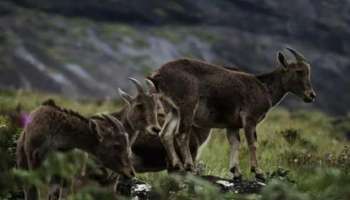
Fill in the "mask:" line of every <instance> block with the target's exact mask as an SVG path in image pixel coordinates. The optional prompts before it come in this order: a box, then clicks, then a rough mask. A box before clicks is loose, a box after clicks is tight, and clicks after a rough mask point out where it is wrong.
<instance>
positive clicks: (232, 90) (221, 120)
mask: <svg viewBox="0 0 350 200" xmlns="http://www.w3.org/2000/svg"><path fill="white" fill-rule="evenodd" d="M287 49H288V50H289V51H290V52H291V53H292V54H293V55H294V57H295V58H296V62H291V63H289V62H287V60H286V58H285V56H284V55H283V54H282V53H281V52H279V53H278V60H279V62H280V64H281V65H282V67H280V68H277V69H276V70H274V71H273V72H271V73H267V74H263V75H258V76H256V75H253V74H249V73H245V72H241V71H235V70H228V69H225V68H223V67H220V66H216V65H212V64H208V63H205V62H201V61H196V60H190V59H180V60H175V61H172V62H168V63H166V64H164V65H163V66H162V67H160V68H159V69H158V70H157V71H155V72H154V73H153V74H152V75H151V76H150V77H149V79H150V80H151V81H152V82H153V83H154V85H155V87H156V88H157V91H158V92H159V93H160V94H161V95H163V96H164V97H165V99H166V100H167V102H169V103H168V105H170V107H172V110H171V112H170V113H168V116H167V117H166V118H167V120H166V121H165V123H164V124H163V129H162V131H161V133H160V137H161V140H162V143H163V144H164V147H165V148H166V150H167V153H168V157H169V159H170V163H171V165H172V167H175V168H178V167H180V168H181V167H184V168H185V169H187V170H193V167H194V161H193V159H192V156H191V151H190V148H189V143H190V135H191V127H192V126H195V127H199V128H203V129H211V128H226V129H227V137H228V140H229V143H230V146H231V153H230V171H231V172H232V173H233V176H234V178H240V177H241V173H240V169H239V160H238V150H239V145H240V137H239V129H240V128H243V129H244V131H245V136H246V139H247V143H248V147H249V150H250V165H251V171H252V172H254V173H255V176H256V178H258V179H259V178H261V179H263V172H262V170H261V169H260V168H259V167H258V162H257V158H256V140H257V135H256V126H257V124H258V123H259V122H261V121H262V120H263V119H264V117H265V115H266V114H267V112H268V111H269V110H270V109H271V108H272V107H273V106H274V105H276V104H277V103H278V102H279V101H280V100H281V99H282V98H283V97H284V96H285V95H286V94H287V93H289V92H291V93H294V94H296V95H297V96H299V97H301V98H303V99H304V101H305V102H312V101H314V99H315V97H316V94H315V92H314V90H313V89H312V86H311V82H310V70H311V68H310V65H309V64H308V62H307V61H306V59H305V58H304V56H302V55H301V54H300V53H299V52H297V51H295V50H293V49H291V48H287ZM166 127H168V128H166ZM174 137H175V141H173V140H174ZM174 142H175V143H176V144H177V145H178V146H179V147H181V148H180V149H179V150H180V156H181V159H182V160H183V163H181V161H180V158H179V157H178V155H177V154H176V151H175V145H174Z"/></svg>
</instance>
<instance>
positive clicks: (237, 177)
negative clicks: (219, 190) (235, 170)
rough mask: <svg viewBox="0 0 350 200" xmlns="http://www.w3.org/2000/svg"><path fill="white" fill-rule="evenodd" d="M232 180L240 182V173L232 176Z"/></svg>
mask: <svg viewBox="0 0 350 200" xmlns="http://www.w3.org/2000/svg"><path fill="white" fill-rule="evenodd" d="M233 182H234V183H240V182H242V175H235V176H234V177H233Z"/></svg>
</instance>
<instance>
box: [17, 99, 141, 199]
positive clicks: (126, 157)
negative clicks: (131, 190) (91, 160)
mask: <svg viewBox="0 0 350 200" xmlns="http://www.w3.org/2000/svg"><path fill="white" fill-rule="evenodd" d="M30 118H31V122H30V123H29V124H28V125H27V126H26V127H25V128H24V130H23V132H22V134H21V136H20V138H19V140H18V143H17V164H18V167H20V168H23V169H29V170H33V169H36V168H38V167H39V166H40V165H41V163H42V161H43V160H44V159H45V157H46V156H47V154H48V153H49V152H54V151H67V150H71V149H74V148H78V149H81V150H83V151H86V152H88V153H90V154H92V155H94V156H95V157H96V158H97V159H98V160H99V161H101V162H102V164H103V165H104V166H106V167H108V168H110V169H112V170H114V171H116V172H118V173H121V174H124V175H126V176H130V177H131V176H134V171H133V167H132V164H131V161H130V156H131V148H130V144H129V141H128V136H127V134H126V133H125V130H124V128H123V127H122V125H121V124H118V123H116V122H115V120H116V119H113V118H110V117H109V118H108V119H110V120H109V121H108V120H103V121H102V120H98V119H95V120H92V119H87V118H85V117H83V116H81V115H80V114H79V113H77V112H74V111H71V110H67V109H64V108H61V107H58V106H57V105H56V104H55V103H54V102H53V101H52V100H50V101H46V102H44V103H43V105H41V106H39V107H38V108H37V109H36V110H34V111H33V112H32V113H31V115H30ZM119 123H120V122H119ZM105 127H109V128H105ZM26 199H37V192H36V189H35V188H34V187H30V188H27V189H26Z"/></svg>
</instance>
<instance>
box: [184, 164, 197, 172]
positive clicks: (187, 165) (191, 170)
mask: <svg viewBox="0 0 350 200" xmlns="http://www.w3.org/2000/svg"><path fill="white" fill-rule="evenodd" d="M185 171H187V172H195V170H194V166H193V165H192V164H185Z"/></svg>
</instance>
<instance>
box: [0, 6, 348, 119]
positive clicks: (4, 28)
mask: <svg viewBox="0 0 350 200" xmlns="http://www.w3.org/2000/svg"><path fill="white" fill-rule="evenodd" d="M102 2H103V3H102ZM349 35H350V2H349V1H347V0H337V1H328V0H296V1H278V0H259V1H258V0H235V1H230V0H221V1H209V0H199V1H190V0H172V1H161V0H150V1H141V0H129V1H122V0H104V1H98V0H75V1H71V0H60V1H50V0H2V1H1V2H0V44H1V45H0V52H1V53H0V88H6V89H8V88H24V89H28V90H31V89H35V90H43V91H49V92H55V93H61V94H64V95H66V96H68V97H73V98H82V97H94V98H111V97H114V96H115V89H116V88H117V87H121V88H124V89H126V90H131V89H132V86H131V84H130V83H129V82H127V81H126V80H127V77H128V76H134V77H137V78H139V79H141V78H142V77H143V76H144V75H145V74H148V73H149V72H150V71H152V70H153V69H156V68H158V67H159V66H160V65H161V64H163V63H165V62H167V61H169V60H172V59H176V58H180V57H193V58H198V59H203V60H207V61H209V62H212V63H217V64H224V65H228V66H230V65H234V66H238V67H240V68H242V69H244V70H247V71H250V72H253V73H262V72H267V71H270V70H272V69H273V68H274V67H275V66H276V61H275V55H276V52H277V51H278V50H280V49H282V48H283V47H285V46H286V45H290V46H292V47H294V48H296V49H298V50H299V51H301V52H303V53H304V55H305V56H306V58H308V59H309V61H310V63H311V65H312V66H313V69H312V70H313V74H312V79H313V83H314V87H315V90H316V91H317V92H318V99H317V102H316V103H315V104H314V106H316V107H317V108H320V109H322V110H324V111H326V112H330V113H334V114H346V113H348V112H349V111H350V106H349V105H348V102H350V79H349V78H348V76H349V75H350V56H349V55H350V37H349ZM286 53H287V52H286ZM291 58H292V57H291ZM287 99H288V101H287V102H285V103H284V105H287V106H290V107H291V108H294V107H304V108H310V107H311V105H305V104H303V103H301V102H300V101H298V100H297V98H293V97H288V98H287Z"/></svg>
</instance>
